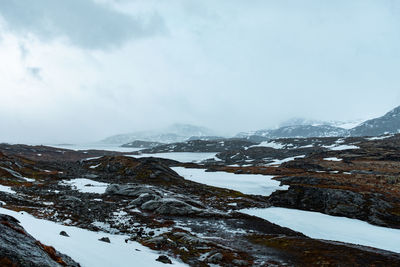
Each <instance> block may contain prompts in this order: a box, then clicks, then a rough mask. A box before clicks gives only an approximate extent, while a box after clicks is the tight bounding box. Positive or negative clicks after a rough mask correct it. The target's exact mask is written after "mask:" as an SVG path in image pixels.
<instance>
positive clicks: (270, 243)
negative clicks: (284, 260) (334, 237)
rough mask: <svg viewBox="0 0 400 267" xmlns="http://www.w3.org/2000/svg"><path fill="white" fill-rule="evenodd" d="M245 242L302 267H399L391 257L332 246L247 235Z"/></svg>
mask: <svg viewBox="0 0 400 267" xmlns="http://www.w3.org/2000/svg"><path fill="white" fill-rule="evenodd" d="M247 238H248V240H249V241H250V242H252V243H254V244H257V245H262V246H266V247H270V248H274V249H277V250H278V251H281V252H282V253H283V254H284V255H287V257H288V258H290V259H292V260H293V262H296V264H298V265H301V266H400V259H399V258H398V257H397V256H394V254H393V255H389V254H386V255H383V254H382V253H378V252H374V251H372V250H371V251H367V250H360V249H357V248H353V247H348V246H344V245H341V244H339V243H333V242H323V241H319V240H315V239H309V238H299V237H281V236H276V235H269V236H268V235H250V236H248V237H247Z"/></svg>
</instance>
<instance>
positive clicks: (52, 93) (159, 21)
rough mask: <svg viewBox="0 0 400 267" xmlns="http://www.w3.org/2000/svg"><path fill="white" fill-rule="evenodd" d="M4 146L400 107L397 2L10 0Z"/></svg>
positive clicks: (1, 120)
mask: <svg viewBox="0 0 400 267" xmlns="http://www.w3.org/2000/svg"><path fill="white" fill-rule="evenodd" d="M0 60H1V62H0V102H1V105H0V125H1V128H0V129H1V131H0V142H2V141H3V142H42V143H52V142H88V141H96V140H99V139H102V138H104V137H106V136H108V135H112V134H116V133H125V132H133V131H137V130H143V129H150V128H160V127H163V126H166V125H168V124H171V123H175V122H180V123H191V124H196V125H201V126H206V127H209V128H212V129H215V130H216V131H219V132H222V133H235V132H239V131H243V130H253V129H261V128H268V127H274V126H276V125H277V124H279V122H281V121H282V120H285V119H288V118H291V117H306V118H312V119H319V120H353V119H359V118H361V119H363V118H370V117H374V116H380V115H383V114H384V113H385V112H387V111H388V110H390V109H392V108H394V107H395V106H398V105H400V73H399V70H400V1H396V0H336V1H328V0H326V1H322V0H301V1H299V0H259V1H258V0H252V1H245V0H219V1H216V0H197V1H194V0H193V1H192V0H168V1H164V0H96V1H93V0H68V1H67V0H60V1H55V0H35V1H29V0H25V1H24V0H0Z"/></svg>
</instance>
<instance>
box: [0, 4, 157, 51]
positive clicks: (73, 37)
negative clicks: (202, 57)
mask: <svg viewBox="0 0 400 267" xmlns="http://www.w3.org/2000/svg"><path fill="white" fill-rule="evenodd" d="M0 15H1V16H2V17H3V18H4V19H5V21H6V22H7V26H8V27H9V29H11V30H14V31H16V32H18V33H23V34H26V33H33V34H35V35H36V36H38V37H39V38H41V39H44V40H49V39H53V38H56V37H67V38H68V40H69V41H70V42H71V43H72V44H74V45H76V46H79V47H82V48H85V49H107V48H111V47H115V46H119V45H121V44H123V43H124V42H126V41H128V40H130V39H136V38H144V37H149V36H153V35H156V34H159V33H162V32H164V31H165V25H164V21H163V19H162V17H160V16H159V15H157V14H156V13H152V14H150V15H148V16H147V17H146V18H144V17H134V16H130V15H128V14H125V13H121V12H118V11H116V10H115V9H112V8H111V7H110V6H107V5H104V4H100V3H95V2H93V1H92V0H68V1H54V0H35V1H22V0H7V1H0Z"/></svg>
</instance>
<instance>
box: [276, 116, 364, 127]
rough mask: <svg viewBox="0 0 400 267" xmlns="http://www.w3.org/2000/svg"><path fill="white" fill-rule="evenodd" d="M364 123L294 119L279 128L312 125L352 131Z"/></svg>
mask: <svg viewBox="0 0 400 267" xmlns="http://www.w3.org/2000/svg"><path fill="white" fill-rule="evenodd" d="M362 122H364V120H351V121H320V120H310V119H305V118H292V119H289V120H286V121H284V122H282V123H281V124H279V127H286V126H299V125H311V126H321V125H329V126H334V127H339V128H343V129H351V128H353V127H356V126H358V125H360V124H361V123H362Z"/></svg>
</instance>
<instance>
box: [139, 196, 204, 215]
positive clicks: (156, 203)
mask: <svg viewBox="0 0 400 267" xmlns="http://www.w3.org/2000/svg"><path fill="white" fill-rule="evenodd" d="M141 208H142V209H144V210H151V211H154V212H155V213H158V214H163V215H189V214H196V213H199V212H201V211H202V210H201V209H199V208H196V207H193V206H191V205H189V204H187V203H185V202H183V201H181V200H178V199H175V198H164V199H160V200H151V201H148V202H146V203H144V204H143V205H142V206H141Z"/></svg>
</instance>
